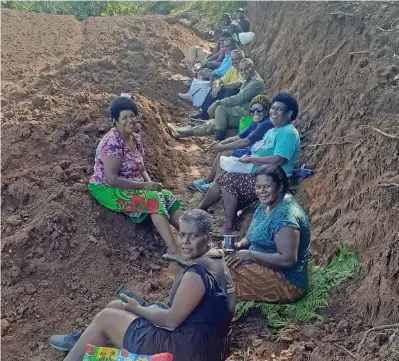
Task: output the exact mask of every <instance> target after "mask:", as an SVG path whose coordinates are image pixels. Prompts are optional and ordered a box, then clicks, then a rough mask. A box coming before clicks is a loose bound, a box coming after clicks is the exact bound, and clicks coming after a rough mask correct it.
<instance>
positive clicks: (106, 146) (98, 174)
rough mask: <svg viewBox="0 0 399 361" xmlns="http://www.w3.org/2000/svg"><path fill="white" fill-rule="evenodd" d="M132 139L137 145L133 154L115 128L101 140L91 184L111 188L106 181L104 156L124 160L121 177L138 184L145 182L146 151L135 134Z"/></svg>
mask: <svg viewBox="0 0 399 361" xmlns="http://www.w3.org/2000/svg"><path fill="white" fill-rule="evenodd" d="M132 137H133V138H134V141H135V143H136V150H135V151H134V152H132V151H131V150H130V149H129V148H128V147H127V146H126V144H125V141H124V140H123V138H122V136H121V135H120V134H119V133H118V131H117V130H116V129H115V128H112V129H111V130H110V131H109V132H108V133H107V134H106V135H105V136H104V137H103V139H101V142H100V144H99V145H98V147H97V150H96V159H95V164H94V173H93V176H92V177H91V179H90V183H93V184H101V185H105V186H109V184H107V182H106V181H105V172H104V163H103V159H102V158H103V156H105V155H108V156H111V157H115V158H119V159H121V160H122V164H121V168H120V170H119V176H120V177H122V178H126V179H130V180H133V181H136V182H144V178H143V176H142V172H143V171H144V149H143V145H142V143H141V138H140V136H139V135H138V134H136V133H133V134H132Z"/></svg>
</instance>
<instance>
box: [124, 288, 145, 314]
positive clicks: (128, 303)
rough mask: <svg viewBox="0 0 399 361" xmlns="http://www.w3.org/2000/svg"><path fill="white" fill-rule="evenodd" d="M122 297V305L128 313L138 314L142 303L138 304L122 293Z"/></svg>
mask: <svg viewBox="0 0 399 361" xmlns="http://www.w3.org/2000/svg"><path fill="white" fill-rule="evenodd" d="M120 297H121V298H122V301H123V303H122V305H123V307H124V309H125V310H126V311H129V312H132V313H136V312H137V309H138V308H139V307H140V303H138V302H137V301H136V300H135V299H134V298H130V297H129V296H126V295H124V294H123V293H121V295H120Z"/></svg>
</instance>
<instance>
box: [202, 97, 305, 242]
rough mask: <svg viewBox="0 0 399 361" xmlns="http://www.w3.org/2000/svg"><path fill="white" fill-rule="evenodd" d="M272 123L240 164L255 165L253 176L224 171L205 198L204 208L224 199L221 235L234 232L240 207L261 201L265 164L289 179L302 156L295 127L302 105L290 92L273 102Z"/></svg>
mask: <svg viewBox="0 0 399 361" xmlns="http://www.w3.org/2000/svg"><path fill="white" fill-rule="evenodd" d="M269 115H270V120H271V122H272V123H273V125H274V128H273V129H270V130H269V131H268V132H267V133H266V134H265V135H264V137H263V139H262V140H260V141H259V142H257V143H255V144H254V145H253V146H252V148H251V152H250V154H248V155H244V156H242V157H241V158H240V159H239V160H238V161H239V162H242V163H249V164H252V165H253V167H252V171H251V173H229V172H226V171H222V172H221V173H220V174H219V176H218V177H217V178H216V180H215V182H214V183H213V185H212V187H211V188H210V190H209V191H208V193H207V194H206V196H205V198H204V199H203V201H202V203H201V205H200V207H199V208H200V209H203V210H207V209H208V208H209V207H211V206H212V205H214V204H215V203H217V202H218V201H219V200H221V199H222V200H223V207H224V222H225V223H224V225H223V226H222V227H221V228H220V230H219V232H220V235H223V234H229V233H232V232H234V229H233V228H234V227H233V224H234V218H235V215H236V212H237V207H238V208H239V209H242V208H243V207H245V206H246V205H248V204H250V203H251V202H253V201H255V200H256V199H257V197H256V193H255V173H256V171H257V170H258V168H259V166H261V165H265V164H275V165H279V166H281V167H282V168H283V170H284V171H285V174H286V175H287V177H288V178H290V177H291V175H292V169H293V167H294V164H295V162H296V160H297V159H298V156H299V145H300V139H299V134H298V131H297V130H296V128H295V127H294V126H293V125H292V124H291V122H292V121H293V120H295V119H296V117H297V115H298V103H297V101H296V99H295V98H294V97H293V96H292V95H291V94H288V93H278V94H277V95H276V96H275V97H274V98H273V100H272V106H271V108H270V112H269Z"/></svg>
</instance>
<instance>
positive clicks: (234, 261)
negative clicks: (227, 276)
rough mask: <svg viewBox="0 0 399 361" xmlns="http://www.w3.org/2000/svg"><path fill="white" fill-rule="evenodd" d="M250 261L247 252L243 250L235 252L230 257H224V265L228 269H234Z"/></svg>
mask: <svg viewBox="0 0 399 361" xmlns="http://www.w3.org/2000/svg"><path fill="white" fill-rule="evenodd" d="M250 260H251V258H250V257H249V250H247V249H244V250H242V251H238V252H235V253H233V254H232V255H230V256H228V257H226V264H227V266H228V267H233V268H236V267H238V266H239V265H240V264H241V263H243V262H245V261H250Z"/></svg>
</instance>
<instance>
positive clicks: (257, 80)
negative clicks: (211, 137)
mask: <svg viewBox="0 0 399 361" xmlns="http://www.w3.org/2000/svg"><path fill="white" fill-rule="evenodd" d="M238 70H239V72H240V74H241V77H242V79H243V80H244V83H243V85H242V86H241V88H240V91H239V93H238V94H236V95H233V96H231V97H228V98H224V99H221V100H217V101H216V102H215V103H213V104H212V105H211V106H210V107H209V109H208V113H210V114H212V113H213V112H214V113H215V140H218V141H220V140H224V139H226V136H227V132H228V131H229V130H236V132H238V125H239V121H240V119H241V118H242V117H245V116H248V115H249V104H250V102H251V100H252V99H253V98H254V97H255V96H256V95H259V94H262V93H263V92H264V91H265V83H264V82H263V79H262V78H261V77H260V75H259V74H258V73H257V72H256V70H255V67H254V63H253V61H252V60H251V59H248V58H245V59H243V60H241V62H240V65H239V68H238Z"/></svg>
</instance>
